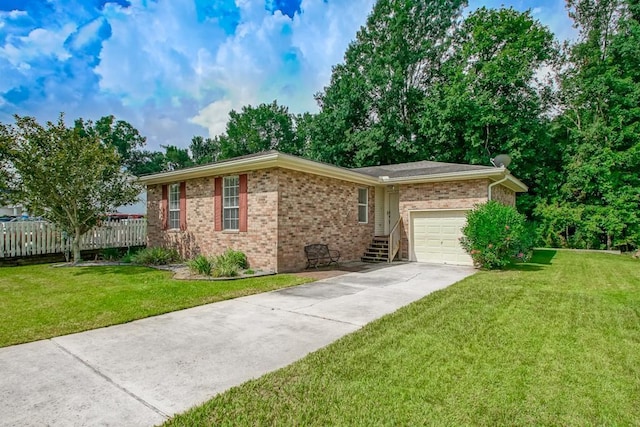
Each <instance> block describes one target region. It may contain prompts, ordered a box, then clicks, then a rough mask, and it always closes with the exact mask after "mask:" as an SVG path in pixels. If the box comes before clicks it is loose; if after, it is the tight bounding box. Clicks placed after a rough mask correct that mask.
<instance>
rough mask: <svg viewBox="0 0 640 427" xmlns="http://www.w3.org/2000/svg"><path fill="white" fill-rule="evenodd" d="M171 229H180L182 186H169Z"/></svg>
mask: <svg viewBox="0 0 640 427" xmlns="http://www.w3.org/2000/svg"><path fill="white" fill-rule="evenodd" d="M169 228H170V229H174V230H176V229H179V228H180V184H171V185H170V186H169Z"/></svg>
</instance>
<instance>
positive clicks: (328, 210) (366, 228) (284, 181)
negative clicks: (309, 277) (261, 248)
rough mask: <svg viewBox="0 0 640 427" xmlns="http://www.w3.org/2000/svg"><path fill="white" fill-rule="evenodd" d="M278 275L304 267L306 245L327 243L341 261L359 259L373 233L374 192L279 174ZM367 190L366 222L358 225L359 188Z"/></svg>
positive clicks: (317, 178)
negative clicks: (337, 253)
mask: <svg viewBox="0 0 640 427" xmlns="http://www.w3.org/2000/svg"><path fill="white" fill-rule="evenodd" d="M279 172H280V176H279V180H278V182H279V190H280V191H279V196H280V197H279V200H278V206H279V208H280V210H279V212H278V214H279V215H278V271H280V272H282V271H295V270H300V269H303V268H304V267H305V266H306V263H307V259H306V257H305V254H304V246H305V245H308V244H312V243H325V244H327V245H329V248H330V249H337V250H339V251H340V256H341V257H340V260H341V261H355V260H359V259H360V257H361V256H362V255H363V254H364V251H365V249H366V248H367V246H368V244H369V243H370V242H371V239H372V237H373V234H374V215H375V213H374V212H375V206H374V199H375V188H374V187H366V186H362V185H359V184H354V183H351V182H347V181H342V180H338V179H332V178H326V177H321V176H318V175H311V174H306V173H301V172H296V171H292V170H287V169H280V171H279ZM359 188H368V189H369V209H368V211H369V214H368V222H367V223H366V224H360V223H359V222H358V189H359Z"/></svg>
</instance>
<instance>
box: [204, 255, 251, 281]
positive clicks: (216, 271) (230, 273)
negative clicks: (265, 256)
mask: <svg viewBox="0 0 640 427" xmlns="http://www.w3.org/2000/svg"><path fill="white" fill-rule="evenodd" d="M244 268H249V263H248V262H247V256H246V255H245V254H244V253H243V252H241V251H234V250H233V249H227V250H226V251H225V252H224V253H223V254H222V255H218V256H216V257H214V259H213V271H212V274H213V276H215V277H234V276H237V275H238V270H240V269H244Z"/></svg>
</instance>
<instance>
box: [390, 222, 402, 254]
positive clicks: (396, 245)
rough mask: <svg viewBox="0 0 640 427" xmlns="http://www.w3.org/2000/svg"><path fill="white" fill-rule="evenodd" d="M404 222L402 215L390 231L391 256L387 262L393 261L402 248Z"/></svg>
mask: <svg viewBox="0 0 640 427" xmlns="http://www.w3.org/2000/svg"><path fill="white" fill-rule="evenodd" d="M401 222H402V217H400V218H398V220H397V221H396V224H395V225H394V226H393V228H392V229H391V232H390V233H389V258H388V259H387V262H391V261H393V259H394V258H395V257H396V254H397V253H398V250H399V249H400V223H401Z"/></svg>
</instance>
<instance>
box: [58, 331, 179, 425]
mask: <svg viewBox="0 0 640 427" xmlns="http://www.w3.org/2000/svg"><path fill="white" fill-rule="evenodd" d="M54 339H55V338H54ZM54 339H50V340H49V341H50V342H51V343H53V345H55V346H56V347H58V348H59V349H60V350H62V351H63V352H65V353H67V354H68V355H69V356H71V357H73V358H74V359H75V360H77V361H78V362H80V363H82V364H83V365H84V366H86V367H87V368H89V369H90V370H91V371H92V372H93V373H95V374H96V375H98V376H99V377H101V378H103V379H104V380H105V381H107V382H108V383H109V384H111V385H113V386H114V387H116V388H117V389H119V390H122V391H123V392H124V393H126V394H127V395H129V396H131V397H132V398H134V399H135V400H137V401H138V402H140V403H142V404H143V405H144V406H146V407H147V408H149V409H151V410H152V411H153V412H155V413H156V414H158V415H160V416H161V417H163V418H165V419H169V418H170V417H171V416H170V415H169V414H167V413H165V412H164V411H162V410H161V409H160V408H156V407H155V406H153V405H152V404H151V403H149V402H147V401H146V400H144V399H143V398H141V397H139V396H137V395H136V394H134V393H133V392H131V391H129V390H127V389H126V388H124V387H122V386H121V385H120V384H118V383H116V382H115V381H114V380H112V379H111V378H109V377H108V376H107V375H105V374H103V373H102V372H100V370H99V369H98V368H96V367H94V366H92V365H90V364H89V363H88V362H86V361H84V360H82V359H81V358H80V357H79V356H77V355H76V354H74V353H73V352H71V350H69V349H67V348H65V347H64V346H63V345H61V344H59V343H58V342H56V341H54Z"/></svg>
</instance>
